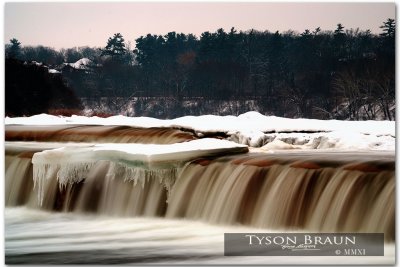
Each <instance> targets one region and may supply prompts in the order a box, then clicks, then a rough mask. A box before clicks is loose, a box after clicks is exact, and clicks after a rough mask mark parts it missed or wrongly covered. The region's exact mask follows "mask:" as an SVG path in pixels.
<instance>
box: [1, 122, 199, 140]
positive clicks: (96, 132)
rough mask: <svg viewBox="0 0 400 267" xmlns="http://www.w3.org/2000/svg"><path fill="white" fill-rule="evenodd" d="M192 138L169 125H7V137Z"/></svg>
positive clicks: (13, 138) (72, 138) (94, 138)
mask: <svg viewBox="0 0 400 267" xmlns="http://www.w3.org/2000/svg"><path fill="white" fill-rule="evenodd" d="M193 139H195V137H194V135H193V134H192V133H189V132H184V131H181V130H177V129H170V128H135V127H130V126H102V125H92V126H88V125H75V126H74V125H53V126H31V125H30V126H26V125H6V126H5V140H6V141H37V142H92V143H143V144H173V143H178V142H184V141H188V140H193Z"/></svg>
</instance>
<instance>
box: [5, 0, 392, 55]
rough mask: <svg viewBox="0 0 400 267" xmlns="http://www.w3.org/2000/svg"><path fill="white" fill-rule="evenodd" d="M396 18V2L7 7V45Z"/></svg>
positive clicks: (373, 26)
mask: <svg viewBox="0 0 400 267" xmlns="http://www.w3.org/2000/svg"><path fill="white" fill-rule="evenodd" d="M387 18H395V4H394V2H393V3H368V2H364V3H362V2H358V3H346V2H341V3H339V2H336V3H323V2H320V3H315V2H314V3H312V2H311V3H301V2H294V3H278V2H274V3H267V2H253V3H243V2H242V3H241V2H220V3H215V2H214V3H213V2H198V3H196V2H173V3H172V2H171V3H168V2H158V3H156V2H150V3H145V2H120V3H107V2H99V3H94V2H92V3H90V2H89V3H79V2H75V3H74V2H72V3H56V2H47V3H46V2H42V3H33V2H27V3H6V5H5V20H4V38H5V39H4V43H8V42H9V40H10V39H11V38H17V39H18V40H19V41H20V42H21V43H22V45H39V44H41V45H45V46H50V47H54V48H57V49H59V48H63V47H64V48H69V47H75V46H85V45H87V46H97V47H101V46H105V44H106V42H107V39H108V37H110V36H112V35H113V34H114V33H117V32H120V33H121V34H122V35H123V36H124V38H125V40H126V41H130V42H131V43H132V47H134V45H135V39H136V38H138V37H140V36H141V35H145V34H147V33H151V34H166V33H168V32H170V31H176V32H183V33H194V34H195V35H196V36H200V34H201V33H202V32H204V31H212V32H213V31H216V30H217V29H218V28H224V29H225V30H227V31H228V30H229V29H230V28H231V27H232V26H234V27H235V28H236V29H238V30H243V31H246V30H249V29H252V28H254V29H257V30H261V31H263V30H269V31H271V32H275V31H277V30H279V31H281V32H283V31H286V30H289V29H292V30H295V31H298V32H302V31H304V30H305V29H310V30H313V29H315V28H316V27H318V26H319V27H321V29H322V30H334V29H335V27H336V24H337V23H342V24H343V25H344V26H345V27H346V29H349V28H357V27H359V28H360V29H362V30H366V29H370V30H371V31H372V32H374V33H380V32H381V29H379V26H381V25H382V22H383V21H385V20H386V19H387Z"/></svg>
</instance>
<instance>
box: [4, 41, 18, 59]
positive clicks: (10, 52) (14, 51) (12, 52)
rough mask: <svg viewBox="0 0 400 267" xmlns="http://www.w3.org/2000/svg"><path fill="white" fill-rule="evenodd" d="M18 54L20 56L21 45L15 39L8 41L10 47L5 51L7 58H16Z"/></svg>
mask: <svg viewBox="0 0 400 267" xmlns="http://www.w3.org/2000/svg"><path fill="white" fill-rule="evenodd" d="M20 54H21V43H20V42H19V41H18V40H17V39H15V38H12V39H11V40H10V45H9V47H8V49H7V57H8V58H18V57H19V56H20Z"/></svg>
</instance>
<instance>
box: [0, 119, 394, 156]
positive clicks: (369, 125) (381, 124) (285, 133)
mask: <svg viewBox="0 0 400 267" xmlns="http://www.w3.org/2000/svg"><path fill="white" fill-rule="evenodd" d="M5 124H6V125H12V124H20V125H21V124H22V125H64V124H66V125H129V126H134V127H144V128H149V127H173V128H179V129H187V130H190V131H194V132H195V133H196V134H197V136H199V137H203V136H205V135H207V134H209V133H223V134H224V135H226V136H228V140H231V141H234V142H237V143H240V144H245V145H248V146H251V147H262V148H264V149H265V150H271V149H344V150H393V151H394V150H395V135H396V134H395V122H394V121H340V120H315V119H289V118H281V117H275V116H264V115H262V114H260V113H258V112H247V113H244V114H241V115H239V116H215V115H203V116H185V117H180V118H176V119H171V120H160V119H155V118H149V117H126V116H121V115H118V116H112V117H108V118H99V117H85V116H76V115H73V116H71V117H61V116H52V115H47V114H41V115H35V116H31V117H19V118H8V117H7V118H6V119H5Z"/></svg>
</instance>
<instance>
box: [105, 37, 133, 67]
mask: <svg viewBox="0 0 400 267" xmlns="http://www.w3.org/2000/svg"><path fill="white" fill-rule="evenodd" d="M124 42H125V40H124V38H123V37H122V34H120V33H116V34H114V36H113V37H110V38H108V41H107V45H106V47H105V48H104V49H102V50H101V56H110V57H111V58H112V59H113V60H118V61H123V60H124V59H125V55H126V52H127V51H126V47H125V43H124Z"/></svg>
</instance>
